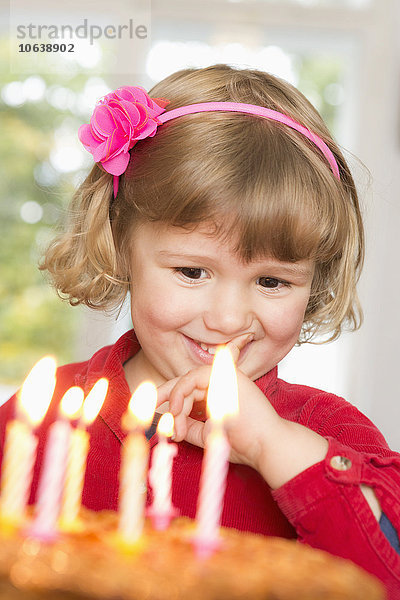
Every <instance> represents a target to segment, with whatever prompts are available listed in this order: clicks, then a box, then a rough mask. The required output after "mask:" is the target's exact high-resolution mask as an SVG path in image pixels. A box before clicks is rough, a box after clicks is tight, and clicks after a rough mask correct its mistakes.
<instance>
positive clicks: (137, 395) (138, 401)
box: [128, 381, 157, 427]
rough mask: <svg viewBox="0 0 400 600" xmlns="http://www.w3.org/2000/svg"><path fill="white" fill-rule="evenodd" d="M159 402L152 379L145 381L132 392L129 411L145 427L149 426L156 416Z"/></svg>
mask: <svg viewBox="0 0 400 600" xmlns="http://www.w3.org/2000/svg"><path fill="white" fill-rule="evenodd" d="M156 404H157V388H156V386H155V385H154V384H153V383H151V382H150V381H143V383H141V384H140V385H139V387H138V388H137V389H136V390H135V391H134V393H133V394H132V398H131V400H130V402H129V407H128V408H129V412H130V413H131V414H132V416H133V417H134V418H135V420H136V422H139V423H140V425H142V426H143V427H148V426H149V425H150V424H151V422H152V420H153V416H154V411H155V410H156Z"/></svg>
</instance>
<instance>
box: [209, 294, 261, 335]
mask: <svg viewBox="0 0 400 600" xmlns="http://www.w3.org/2000/svg"><path fill="white" fill-rule="evenodd" d="M245 296H246V295H245V294H241V293H240V292H239V291H238V290H225V291H222V290H221V291H220V292H218V293H214V294H213V295H212V297H210V298H209V299H208V303H207V306H206V307H205V310H204V312H203V320H204V324H205V326H206V328H207V329H209V330H213V331H218V332H219V333H221V334H223V335H224V336H227V337H234V336H236V335H240V334H241V333H244V332H245V331H248V330H249V329H250V326H251V324H252V321H253V313H252V311H251V308H250V307H249V302H248V297H247V298H246V297H245Z"/></svg>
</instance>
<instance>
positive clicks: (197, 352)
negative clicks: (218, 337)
mask: <svg viewBox="0 0 400 600" xmlns="http://www.w3.org/2000/svg"><path fill="white" fill-rule="evenodd" d="M182 335H183V339H184V340H185V343H186V346H187V347H188V348H189V351H190V354H191V356H192V357H193V358H195V359H196V362H200V363H201V364H206V365H211V364H212V362H213V360H214V355H215V352H216V350H217V348H218V346H222V345H223V344H208V343H206V342H201V341H200V340H194V339H193V338H190V337H188V336H187V335H185V334H182ZM250 344H251V342H250V343H248V344H246V345H245V346H244V348H243V349H242V350H241V351H240V355H239V361H240V359H241V358H243V356H244V354H245V353H246V352H247V349H248V347H249V346H250ZM239 361H238V362H239Z"/></svg>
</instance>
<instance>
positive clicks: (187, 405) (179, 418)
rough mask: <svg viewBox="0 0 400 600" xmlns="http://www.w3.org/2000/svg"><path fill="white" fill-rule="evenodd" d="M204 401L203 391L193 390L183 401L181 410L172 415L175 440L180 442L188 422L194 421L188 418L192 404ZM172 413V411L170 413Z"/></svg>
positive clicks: (183, 437)
mask: <svg viewBox="0 0 400 600" xmlns="http://www.w3.org/2000/svg"><path fill="white" fill-rule="evenodd" d="M203 399H204V391H203V390H193V392H192V393H191V394H190V395H189V396H187V397H186V398H185V399H184V402H183V405H182V410H181V411H180V412H179V413H178V414H176V415H174V429H175V439H176V441H177V442H181V441H182V440H183V439H185V436H186V434H187V428H188V422H189V421H192V420H195V419H191V418H189V415H190V413H191V412H192V408H193V404H194V403H196V402H199V401H202V400H203ZM170 412H172V411H170Z"/></svg>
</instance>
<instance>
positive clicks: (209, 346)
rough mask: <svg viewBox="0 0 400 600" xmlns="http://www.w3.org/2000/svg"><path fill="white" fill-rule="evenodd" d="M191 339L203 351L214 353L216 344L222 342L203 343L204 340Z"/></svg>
mask: <svg viewBox="0 0 400 600" xmlns="http://www.w3.org/2000/svg"><path fill="white" fill-rule="evenodd" d="M193 341H194V342H195V343H196V344H198V345H199V346H200V348H201V349H202V350H204V351H205V352H208V354H215V352H216V350H217V348H218V346H221V345H222V344H205V343H204V342H200V341H198V340H193Z"/></svg>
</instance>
